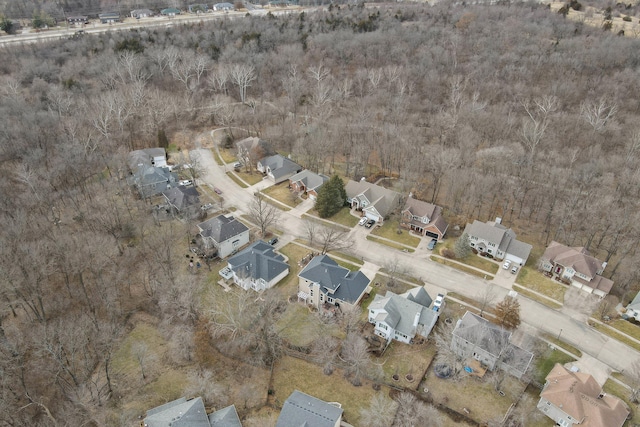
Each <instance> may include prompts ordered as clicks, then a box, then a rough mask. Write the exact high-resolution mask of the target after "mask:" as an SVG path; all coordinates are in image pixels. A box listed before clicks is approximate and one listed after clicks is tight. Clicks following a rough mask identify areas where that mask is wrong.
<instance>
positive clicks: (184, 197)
mask: <svg viewBox="0 0 640 427" xmlns="http://www.w3.org/2000/svg"><path fill="white" fill-rule="evenodd" d="M162 195H163V196H164V198H165V200H166V201H167V204H168V205H169V206H170V208H171V214H172V215H173V216H177V217H180V218H187V219H188V218H196V217H197V216H198V215H200V212H201V210H200V193H198V189H197V188H195V187H191V186H189V187H185V186H184V185H178V186H177V187H173V188H170V189H169V190H166V191H163V192H162Z"/></svg>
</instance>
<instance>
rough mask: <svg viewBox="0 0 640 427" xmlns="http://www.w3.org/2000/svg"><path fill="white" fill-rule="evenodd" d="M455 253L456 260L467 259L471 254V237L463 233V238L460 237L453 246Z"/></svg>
mask: <svg viewBox="0 0 640 427" xmlns="http://www.w3.org/2000/svg"><path fill="white" fill-rule="evenodd" d="M453 252H454V253H455V254H456V258H458V259H461V258H466V257H467V255H469V254H470V253H471V246H469V235H468V234H467V233H462V236H460V237H458V240H456V243H455V244H454V245H453Z"/></svg>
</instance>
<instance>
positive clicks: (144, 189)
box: [127, 166, 179, 199]
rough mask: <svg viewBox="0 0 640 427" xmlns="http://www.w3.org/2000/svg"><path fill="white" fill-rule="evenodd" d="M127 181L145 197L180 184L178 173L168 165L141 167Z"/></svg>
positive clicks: (158, 193) (155, 194)
mask: <svg viewBox="0 0 640 427" xmlns="http://www.w3.org/2000/svg"><path fill="white" fill-rule="evenodd" d="M127 183H128V184H129V185H131V186H134V187H135V188H136V190H137V191H138V194H140V197H141V198H143V199H146V198H148V197H153V196H157V195H160V194H162V192H163V191H166V190H169V189H171V188H173V187H177V186H178V185H179V184H178V183H179V181H178V175H176V174H175V173H173V172H170V171H169V169H168V168H166V167H163V168H159V167H155V166H148V167H141V168H140V169H138V170H137V171H136V172H135V173H134V174H133V175H130V176H129V177H127Z"/></svg>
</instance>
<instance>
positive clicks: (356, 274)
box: [298, 255, 371, 308]
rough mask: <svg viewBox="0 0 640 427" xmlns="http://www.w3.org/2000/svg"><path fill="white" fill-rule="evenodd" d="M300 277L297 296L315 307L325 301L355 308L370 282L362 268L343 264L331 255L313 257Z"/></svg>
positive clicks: (325, 302)
mask: <svg viewBox="0 0 640 427" xmlns="http://www.w3.org/2000/svg"><path fill="white" fill-rule="evenodd" d="M298 277H299V279H300V281H299V283H298V298H300V299H303V300H305V301H306V302H307V303H308V304H311V305H313V306H314V307H316V308H319V307H320V306H321V305H323V304H332V305H335V306H338V307H340V308H352V307H355V306H356V305H358V303H360V301H361V300H362V297H363V296H364V294H365V291H366V290H367V288H368V287H369V283H371V280H370V279H369V278H368V277H367V276H365V275H364V273H362V272H361V271H351V270H349V269H348V268H345V267H342V266H340V265H338V263H337V262H335V261H334V260H332V259H331V258H329V256H328V255H320V256H317V257H314V258H312V259H311V261H309V263H308V264H307V265H306V266H305V267H304V269H303V270H302V271H301V272H300V273H299V274H298Z"/></svg>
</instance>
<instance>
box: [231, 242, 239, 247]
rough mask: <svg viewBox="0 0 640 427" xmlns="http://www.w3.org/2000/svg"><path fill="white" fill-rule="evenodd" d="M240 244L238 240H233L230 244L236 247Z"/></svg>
mask: <svg viewBox="0 0 640 427" xmlns="http://www.w3.org/2000/svg"><path fill="white" fill-rule="evenodd" d="M239 245H240V240H234V241H233V242H231V246H233V247H234V248H237V247H238V246H239Z"/></svg>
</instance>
